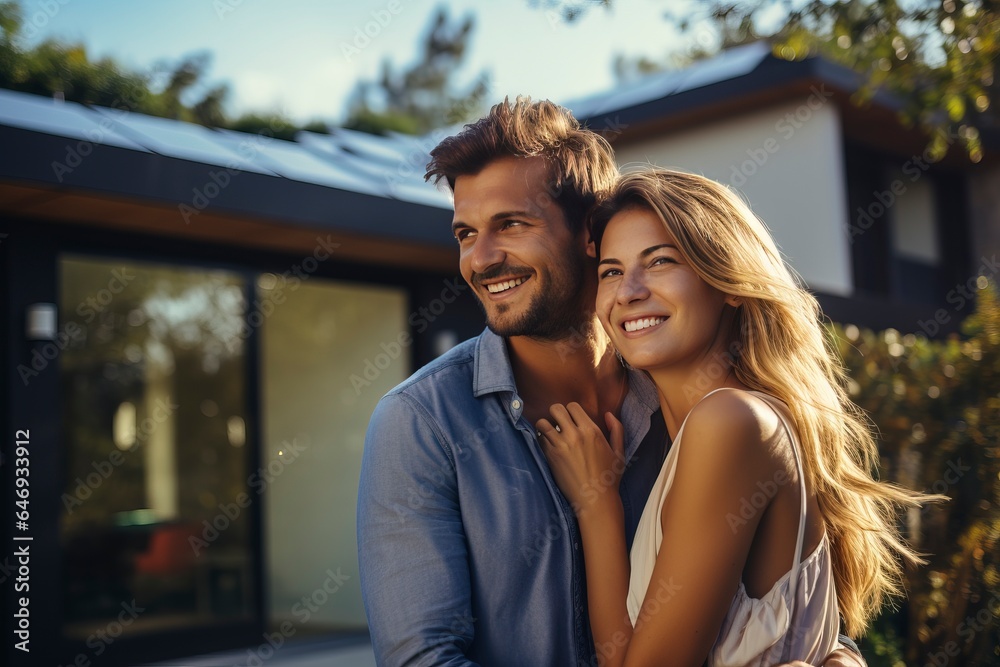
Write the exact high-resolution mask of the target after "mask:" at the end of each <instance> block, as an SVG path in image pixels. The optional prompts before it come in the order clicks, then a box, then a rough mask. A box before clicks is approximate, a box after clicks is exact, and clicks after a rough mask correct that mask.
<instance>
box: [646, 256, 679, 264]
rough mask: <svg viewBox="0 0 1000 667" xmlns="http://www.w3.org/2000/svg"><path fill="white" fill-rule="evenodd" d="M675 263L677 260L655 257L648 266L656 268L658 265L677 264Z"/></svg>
mask: <svg viewBox="0 0 1000 667" xmlns="http://www.w3.org/2000/svg"><path fill="white" fill-rule="evenodd" d="M677 263H678V262H677V260H676V259H674V258H673V257H657V258H656V259H654V260H653V262H652V264H650V266H657V265H659V264H677Z"/></svg>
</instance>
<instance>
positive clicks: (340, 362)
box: [0, 45, 1000, 666]
mask: <svg viewBox="0 0 1000 667" xmlns="http://www.w3.org/2000/svg"><path fill="white" fill-rule="evenodd" d="M858 85H859V82H858V81H857V79H856V77H855V76H854V75H853V74H852V73H851V72H849V71H846V70H844V69H842V68H839V67H837V66H835V65H832V64H831V63H829V62H827V61H824V60H821V59H808V60H804V61H798V62H787V61H784V60H780V59H778V58H775V57H774V56H772V55H771V54H770V52H769V51H768V50H767V49H766V48H764V47H760V46H756V45H754V46H750V47H745V48H743V49H739V50H736V51H733V52H728V53H726V54H723V55H721V56H719V57H717V58H715V59H713V60H710V61H705V62H702V63H699V64H697V65H695V66H693V67H691V68H690V69H687V70H684V71H682V72H675V73H666V74H660V75H653V76H651V77H649V78H646V79H642V80H640V81H637V82H635V83H634V84H629V85H627V86H623V87H621V88H619V89H616V90H614V91H610V92H609V93H606V94H602V95H597V96H595V97H593V98H590V99H588V100H583V101H580V102H578V103H576V104H572V105H571V107H572V108H573V109H574V111H575V112H576V113H577V115H578V116H579V117H581V118H585V119H586V120H587V121H588V123H589V125H590V126H591V127H592V128H593V129H595V130H598V131H601V132H604V133H605V134H606V136H607V137H608V138H609V139H610V140H611V141H612V143H613V145H614V147H615V149H616V152H617V154H618V157H619V160H620V162H621V163H622V164H623V165H624V166H625V167H626V168H633V167H635V166H637V165H642V164H647V163H655V164H659V165H661V166H676V167H679V168H683V169H685V170H689V171H696V172H700V173H704V174H706V175H708V176H711V177H713V178H716V179H718V180H720V181H722V182H726V183H730V184H731V185H733V186H735V187H737V188H738V189H740V190H741V191H742V192H743V193H744V194H745V195H746V197H747V198H748V200H749V201H750V203H751V204H752V206H753V207H754V209H755V210H756V211H757V213H758V214H759V215H760V216H761V217H762V218H763V219H764V220H765V221H766V222H767V224H768V225H769V226H770V228H771V229H772V230H773V232H774V235H775V237H776V239H777V241H778V243H779V245H780V246H781V248H782V249H783V251H784V252H785V253H786V255H787V256H788V257H789V259H790V261H791V263H792V264H793V266H794V267H795V268H796V269H797V270H798V272H799V273H800V274H801V275H802V276H803V278H804V279H805V280H806V281H807V283H808V284H809V285H810V287H811V288H813V289H814V290H815V291H816V292H817V294H818V295H819V298H820V300H821V302H822V303H823V305H824V308H825V310H826V311H827V313H828V314H829V315H830V316H831V317H832V318H833V319H835V320H838V321H843V322H853V323H857V324H860V325H867V326H872V327H876V328H885V327H890V326H892V327H895V328H897V329H899V330H901V331H903V332H904V333H908V332H913V333H919V332H921V331H924V332H925V333H928V334H931V335H941V334H943V333H945V332H947V331H954V330H955V328H956V326H957V322H958V321H959V320H960V319H961V318H962V317H964V316H965V315H967V314H968V312H970V311H971V309H970V308H969V307H968V306H967V305H966V303H967V301H963V302H962V305H958V300H957V298H949V297H954V296H955V294H956V293H955V292H953V290H955V289H957V288H958V286H962V287H963V288H964V286H966V285H968V284H969V280H970V278H971V279H972V284H973V285H974V284H975V278H976V277H977V276H978V275H979V274H980V273H981V272H990V271H993V270H994V265H992V264H989V265H988V266H987V265H984V263H983V261H982V260H981V258H987V259H989V258H992V257H993V254H994V253H996V252H997V251H998V250H1000V167H998V162H997V152H996V149H997V147H998V144H997V141H996V137H995V136H993V135H987V134H986V133H985V132H984V136H983V138H984V143H985V144H986V156H985V158H984V159H983V161H982V162H980V163H978V164H973V163H971V162H969V160H968V159H967V158H966V157H964V154H963V153H962V151H960V150H953V151H950V152H949V153H948V155H947V157H946V158H945V159H944V160H942V161H940V162H935V163H933V164H932V163H930V162H929V161H928V160H925V159H924V158H923V152H924V149H925V146H926V137H922V136H920V135H919V134H918V133H915V132H912V131H910V130H907V129H905V128H904V127H902V126H901V125H900V124H899V123H898V121H897V120H896V116H895V110H896V107H895V106H894V103H893V102H892V101H891V100H888V99H886V98H884V96H876V97H875V99H874V102H873V103H872V104H871V105H870V106H868V107H866V108H858V107H856V106H854V105H853V104H852V103H851V102H850V101H849V98H850V96H851V94H852V93H853V92H854V91H856V90H857V88H858ZM126 107H127V105H126ZM442 136H443V135H442ZM442 136H437V135H432V136H428V137H423V138H408V137H401V136H395V135H393V136H389V137H372V136H368V135H364V134H359V133H355V132H350V131H345V130H336V131H335V132H334V133H333V134H332V135H317V134H309V133H303V134H301V135H299V137H298V138H297V141H295V142H287V141H280V140H277V139H273V138H270V137H269V136H268V133H266V132H265V133H262V134H259V135H246V134H238V133H233V132H228V131H221V130H210V129H206V128H204V127H201V126H197V125H192V124H188V123H183V122H177V121H169V120H164V119H160V118H151V117H148V116H144V115H141V114H137V113H131V112H129V111H128V110H127V108H123V109H103V108H89V107H85V106H82V105H79V104H75V103H70V102H58V101H53V100H49V99H46V98H39V97H34V96H30V95H25V94H21V93H12V92H8V91H0V258H2V266H3V269H2V270H3V279H2V281H0V308H2V311H3V315H4V317H3V321H4V323H5V325H4V326H3V328H2V331H0V337H2V350H3V357H2V361H0V366H2V368H3V371H4V378H5V382H4V383H3V389H2V390H0V422H2V424H3V432H4V433H6V434H8V435H7V437H6V438H5V439H4V441H3V444H2V450H0V452H2V457H3V458H2V466H0V470H2V472H0V474H2V476H3V488H4V498H5V500H6V502H7V505H6V506H7V507H9V508H11V510H10V511H11V512H12V513H23V514H15V517H14V518H13V519H10V520H8V521H4V522H3V528H0V538H2V539H3V540H4V544H5V545H12V546H9V547H5V549H4V554H3V560H2V562H0V582H3V584H4V585H3V587H2V595H3V613H4V614H5V617H6V618H8V619H15V623H16V624H18V628H15V629H22V630H23V631H24V635H23V636H24V637H25V639H24V640H23V641H27V642H28V643H27V644H24V647H25V648H30V653H25V652H24V651H22V650H20V649H19V647H18V646H17V644H18V643H20V642H21V641H22V640H21V639H20V638H19V637H18V638H17V641H16V642H8V643H7V644H6V645H5V648H4V649H3V651H4V664H8V665H12V666H13V665H36V664H59V665H68V664H74V665H85V664H101V665H115V664H137V663H142V662H149V661H153V660H162V659H167V658H181V659H183V657H184V656H191V655H194V654H200V653H206V652H209V651H214V650H221V649H226V648H241V650H245V651H249V654H247V655H249V656H257V657H259V658H264V657H266V656H267V655H268V654H269V653H273V652H274V651H275V650H276V649H275V646H278V645H281V646H287V645H289V644H293V643H295V642H296V641H297V640H299V639H301V638H303V637H315V636H320V635H330V634H337V635H342V636H345V637H361V638H364V636H365V632H366V627H365V618H364V611H363V608H362V605H361V598H360V593H359V586H358V577H357V571H358V566H357V556H356V545H355V537H354V532H355V531H354V518H355V511H356V491H357V476H358V469H359V465H360V455H361V450H362V446H363V436H364V430H365V428H366V425H367V421H368V417H369V415H370V413H371V410H372V408H373V407H374V405H375V403H376V402H377V400H378V398H379V397H380V396H381V395H382V394H383V393H384V392H385V391H386V390H388V389H389V388H391V387H392V386H393V385H395V384H396V383H397V382H399V381H401V380H402V379H403V378H405V377H406V376H407V375H408V374H409V373H410V372H411V371H412V370H413V369H414V368H416V367H417V366H419V365H421V364H423V363H425V362H427V361H429V360H430V359H432V358H433V357H434V356H436V355H437V354H439V353H440V352H441V351H443V350H446V349H448V348H449V347H450V346H451V345H453V344H454V343H455V342H457V341H459V340H462V339H464V338H466V337H469V336H471V335H475V334H476V333H478V332H479V331H480V330H481V328H482V317H481V314H480V312H479V310H478V309H477V307H476V306H475V304H474V302H473V300H472V298H471V297H470V295H469V294H467V289H466V288H465V286H464V284H463V283H462V282H461V279H460V278H457V276H456V273H457V270H456V269H457V263H456V252H455V246H454V241H453V239H452V238H451V236H450V232H449V222H450V220H451V212H450V201H449V198H448V196H447V194H445V193H442V192H439V191H437V190H436V189H435V188H433V187H431V186H429V185H427V184H425V183H424V182H423V181H422V178H421V176H422V173H423V167H424V164H425V163H426V161H427V152H428V150H429V149H430V148H431V147H433V146H434V145H435V144H436V143H437V141H438V140H440V138H442ZM19 470H20V472H19ZM19 478H23V479H26V480H27V481H26V482H18V481H16V480H18V479H19ZM18 502H20V504H16V503H18ZM29 538H30V539H29ZM23 549H27V550H28V554H27V555H20V553H19V552H18V550H23ZM22 559H23V560H22ZM25 561H27V562H25ZM22 566H23V568H26V570H25V569H22ZM22 619H24V620H22ZM20 625H23V626H25V627H24V628H20Z"/></svg>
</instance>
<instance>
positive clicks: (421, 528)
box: [358, 330, 667, 667]
mask: <svg viewBox="0 0 1000 667" xmlns="http://www.w3.org/2000/svg"><path fill="white" fill-rule="evenodd" d="M628 382H629V392H628V394H627V396H626V398H625V402H624V405H623V407H622V415H621V418H622V423H623V424H624V426H625V436H626V441H625V453H626V460H627V462H628V465H627V467H626V469H625V472H624V475H623V478H622V483H621V487H620V492H621V496H622V501H623V503H624V507H625V524H626V531H627V542H628V544H630V545H631V541H632V537H633V535H634V534H635V528H636V525H637V523H638V521H639V516H640V515H641V514H642V510H643V507H644V506H645V503H646V497H647V496H648V494H649V490H650V489H651V488H652V485H653V481H654V480H655V479H656V476H657V474H658V473H659V470H660V466H661V465H662V462H663V459H664V457H665V454H666V441H667V437H666V429H665V428H664V426H663V420H662V417H661V416H660V414H659V404H658V401H657V394H656V388H655V387H654V386H653V384H652V382H651V381H650V380H649V379H648V378H647V377H646V376H645V375H644V374H642V373H639V372H634V371H633V372H630V374H629V378H628ZM522 410H523V403H522V402H521V399H520V397H519V395H518V392H517V387H515V386H514V374H513V371H512V370H511V365H510V360H509V358H508V355H507V346H506V343H505V341H504V339H502V338H500V337H499V336H497V335H495V334H494V333H492V332H491V331H489V330H486V331H485V332H483V333H482V334H481V335H480V336H479V337H478V338H474V339H472V340H469V341H466V342H464V343H462V344H461V345H458V346H457V347H455V348H454V349H453V350H451V351H450V352H448V353H447V354H445V355H443V356H442V357H440V358H439V359H437V360H436V361H434V362H432V363H430V364H429V365H427V366H425V367H424V368H422V369H420V370H419V371H417V372H416V373H415V374H414V375H413V376H412V377H410V378H409V379H408V380H406V381H405V382H403V383H402V384H400V385H399V386H398V387H396V388H395V389H393V390H392V391H390V392H389V393H388V394H386V395H385V396H384V397H383V398H382V400H381V401H380V402H379V404H378V407H377V408H376V409H375V412H374V414H373V415H372V419H371V423H370V425H369V427H368V434H367V436H366V439H365V451H364V456H363V459H362V464H361V483H360V491H359V496H358V557H359V561H360V567H361V591H362V595H363V597H364V602H365V610H366V613H367V615H368V624H369V629H370V632H371V637H372V644H373V646H374V649H375V655H376V658H377V660H378V664H379V665H389V666H393V667H395V666H396V665H408V666H409V665H448V666H458V665H464V666H468V665H477V664H478V665H484V666H496V667H535V666H539V667H544V666H549V667H578V666H580V665H596V660H595V657H594V649H593V640H592V638H591V633H590V622H589V619H588V616H587V593H586V577H585V572H584V567H583V550H582V549H581V544H580V536H579V529H578V527H577V524H576V519H575V517H574V514H573V511H572V509H571V508H570V506H569V504H568V503H567V501H566V500H565V498H564V497H563V496H562V494H561V493H560V492H559V489H558V487H557V486H556V484H555V482H554V480H553V478H552V475H551V473H550V472H549V468H548V463H547V462H546V460H545V457H544V455H543V454H542V451H541V449H540V448H539V444H538V441H537V439H536V438H535V431H534V427H533V425H532V424H529V423H528V422H527V420H526V419H524V418H523V417H522V414H521V413H522Z"/></svg>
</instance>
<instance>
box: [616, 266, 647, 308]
mask: <svg viewBox="0 0 1000 667" xmlns="http://www.w3.org/2000/svg"><path fill="white" fill-rule="evenodd" d="M648 296H649V288H647V287H646V282H645V280H643V276H642V274H641V272H639V271H626V272H625V275H623V276H622V279H621V282H619V283H618V303H621V304H627V303H633V302H635V301H641V300H642V299H645V298H646V297H648Z"/></svg>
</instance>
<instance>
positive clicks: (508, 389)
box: [472, 328, 660, 457]
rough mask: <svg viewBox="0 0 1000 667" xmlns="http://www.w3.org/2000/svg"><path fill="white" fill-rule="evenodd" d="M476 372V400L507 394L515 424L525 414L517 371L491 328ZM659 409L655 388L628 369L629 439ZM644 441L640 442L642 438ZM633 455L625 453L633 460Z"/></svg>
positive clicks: (625, 407) (625, 420) (625, 419)
mask: <svg viewBox="0 0 1000 667" xmlns="http://www.w3.org/2000/svg"><path fill="white" fill-rule="evenodd" d="M474 368H475V372H474V375H473V379H472V393H473V395H474V396H475V397H476V398H480V397H482V396H484V395H486V394H492V393H500V392H504V393H508V394H511V396H508V397H505V399H511V400H504V401H503V402H504V404H505V407H506V409H507V415H508V416H509V417H510V420H511V422H512V423H514V424H516V423H517V420H518V419H520V417H521V413H522V412H523V411H524V404H523V402H522V401H521V400H520V399H519V398H518V397H517V385H515V384H514V369H513V368H512V367H511V365H510V355H509V353H508V352H507V342H506V340H504V339H503V338H502V337H501V336H498V335H496V334H495V333H493V332H492V331H490V329H489V328H487V329H486V330H485V331H483V333H482V335H480V336H479V341H478V342H477V343H476V352H475V362H474ZM659 407H660V402H659V397H658V394H657V391H656V385H654V384H653V381H652V380H651V379H650V378H649V376H648V375H646V373H644V372H643V371H638V370H635V369H634V368H631V367H630V368H629V369H628V393H626V394H625V401H624V402H623V403H622V414H621V420H622V424H623V425H624V426H625V429H626V436H629V435H630V433H629V431H631V430H632V429H640V430H642V432H643V433H644V432H645V429H646V428H648V425H649V416H650V415H651V414H652V413H653V412H655V411H656V410H657V409H659ZM640 439H641V438H640ZM638 440H639V439H635V438H630V437H626V442H627V443H629V444H630V445H631V447H632V448H634V447H635V446H638ZM631 454H632V452H630V451H628V452H626V456H627V457H628V456H631Z"/></svg>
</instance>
